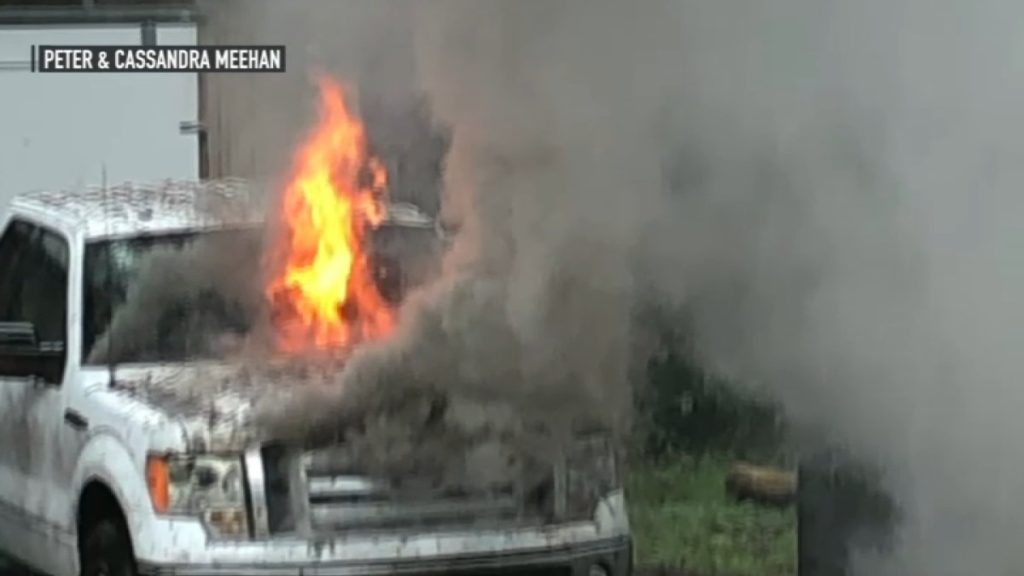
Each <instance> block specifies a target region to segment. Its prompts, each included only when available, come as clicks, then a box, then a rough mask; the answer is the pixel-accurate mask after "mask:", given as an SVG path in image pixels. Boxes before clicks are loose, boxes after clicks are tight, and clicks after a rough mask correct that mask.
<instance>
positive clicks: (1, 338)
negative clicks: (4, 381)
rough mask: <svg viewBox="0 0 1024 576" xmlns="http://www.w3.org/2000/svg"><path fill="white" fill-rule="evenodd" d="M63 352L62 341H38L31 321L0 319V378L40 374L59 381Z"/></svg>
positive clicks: (61, 373)
mask: <svg viewBox="0 0 1024 576" xmlns="http://www.w3.org/2000/svg"><path fill="white" fill-rule="evenodd" d="M65 359H66V353H65V350H64V343H63V342H42V343H41V342H39V338H38V335H37V334H36V328H35V326H34V325H32V323H31V322H0V378H3V377H5V376H13V377H15V378H40V379H42V380H43V382H45V383H47V384H60V382H61V380H62V379H63V378H64V362H65Z"/></svg>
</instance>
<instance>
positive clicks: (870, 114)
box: [246, 0, 1024, 575]
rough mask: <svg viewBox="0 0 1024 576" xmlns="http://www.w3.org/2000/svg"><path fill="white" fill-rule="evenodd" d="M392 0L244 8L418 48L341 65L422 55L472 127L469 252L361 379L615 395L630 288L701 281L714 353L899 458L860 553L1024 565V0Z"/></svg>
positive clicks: (729, 368)
mask: <svg viewBox="0 0 1024 576" xmlns="http://www.w3.org/2000/svg"><path fill="white" fill-rule="evenodd" d="M259 6H263V7H262V8H259ZM380 6H385V7H381V8H378V9H379V10H388V11H389V12H388V14H387V17H385V18H378V17H376V16H374V17H367V16H366V14H365V13H366V11H367V10H366V7H365V6H364V4H360V3H355V2H346V3H330V4H328V3H324V2H319V3H309V4H308V5H306V7H305V8H304V9H303V13H304V17H305V18H306V19H308V20H309V21H312V22H318V23H320V24H321V25H320V26H316V27H313V28H308V27H303V26H299V25H297V24H295V22H293V21H291V20H288V19H285V18H283V17H280V19H278V18H279V16H275V13H276V12H280V11H281V10H276V12H275V10H274V9H272V8H270V7H269V5H261V4H252V5H250V7H249V8H247V9H246V10H247V11H248V12H250V13H259V12H260V10H263V12H262V13H261V15H262V17H263V19H262V20H260V22H262V23H263V25H264V26H265V29H266V30H267V31H268V34H267V36H265V38H273V39H274V40H275V41H287V42H290V43H294V45H295V46H307V45H308V46H312V45H316V46H319V47H320V48H319V52H318V54H319V57H320V58H321V59H322V60H324V61H327V62H331V61H332V58H334V57H335V53H334V52H332V44H331V39H335V40H337V38H339V37H342V36H344V35H339V34H338V33H337V32H335V31H334V29H333V28H332V26H331V25H329V24H328V23H338V25H339V26H342V25H343V26H344V27H345V29H349V28H352V29H356V30H359V31H360V36H359V37H360V38H361V39H362V40H360V41H358V42H356V41H353V42H352V43H351V45H350V46H347V50H345V51H340V50H339V51H338V52H337V54H336V56H337V59H338V61H339V62H342V61H344V62H358V60H359V58H360V57H365V58H367V59H370V58H371V56H369V55H370V54H373V55H374V56H373V57H372V58H375V59H376V60H374V61H376V62H381V61H382V60H381V59H382V58H384V56H382V55H386V56H389V57H392V58H394V59H395V61H401V62H406V61H407V60H406V58H407V57H411V59H412V60H413V61H414V64H415V65H414V66H412V67H411V68H405V67H403V68H401V72H398V73H396V75H395V77H393V78H392V77H389V74H388V67H387V66H385V65H380V66H369V65H367V66H369V67H368V68H367V67H360V66H355V67H352V68H351V70H353V78H352V81H354V82H361V81H364V79H365V82H368V83H380V84H381V85H390V84H391V83H392V82H394V83H396V84H401V85H403V86H405V85H406V84H404V82H406V81H407V80H408V79H409V75H410V74H411V75H412V76H413V77H414V79H415V86H418V87H419V89H422V90H424V91H425V92H426V93H427V95H428V96H429V97H430V102H431V104H432V105H433V109H434V112H435V113H436V114H437V116H438V117H439V118H440V120H442V121H443V122H446V123H448V124H449V125H450V126H451V128H452V130H453V141H452V149H451V150H450V153H449V155H448V159H447V167H446V172H445V175H444V177H445V205H444V210H445V211H447V212H451V213H452V214H454V215H452V216H451V217H452V218H454V219H456V220H459V221H460V222H461V223H462V226H463V228H462V231H461V232H460V234H459V235H458V237H457V238H456V246H455V251H454V252H453V255H452V261H451V262H449V263H448V264H449V268H450V271H449V273H448V275H446V277H445V278H444V279H443V280H442V282H441V283H439V284H437V285H435V286H432V287H431V288H429V289H428V290H427V291H425V292H424V294H421V295H420V296H418V297H417V298H415V299H414V300H413V301H412V303H411V304H410V305H409V306H407V310H405V312H404V313H405V314H406V315H407V316H408V318H409V320H408V321H407V322H406V323H405V324H403V326H402V329H401V330H400V332H399V333H398V334H397V335H396V337H395V339H393V340H390V341H386V342H383V343H380V344H378V345H374V346H369V347H367V348H365V349H364V350H363V351H361V352H360V353H358V354H357V355H356V357H355V358H353V359H352V361H351V362H350V363H349V365H348V367H347V368H346V369H345V372H344V373H343V375H342V380H343V381H344V383H346V384H351V383H352V382H363V383H364V384H362V385H361V387H360V386H356V385H351V386H349V387H347V388H346V390H347V392H345V394H351V393H352V390H356V389H359V390H379V389H380V388H379V387H378V386H375V384H376V383H380V382H381V380H380V376H379V375H380V373H381V372H386V373H388V374H392V375H395V374H397V375H401V376H403V378H405V377H407V376H408V377H409V378H405V379H404V381H405V382H406V383H405V384H404V385H407V386H414V385H415V383H416V382H420V383H423V385H424V386H450V387H451V389H453V390H459V391H460V392H459V393H460V394H461V395H462V397H464V398H475V399H492V398H500V399H502V401H503V402H505V403H506V404H507V405H508V406H511V407H513V408H516V409H520V408H522V406H535V405H536V404H535V403H534V401H535V400H536V399H538V398H543V399H545V400H546V404H545V405H546V406H548V407H552V408H555V407H558V408H561V407H563V406H574V407H587V406H600V405H601V401H605V402H606V403H607V405H609V406H615V407H619V406H624V405H626V404H628V403H627V402H625V401H624V400H623V399H625V398H628V387H627V381H628V374H629V363H630V355H631V342H633V341H634V340H635V337H636V333H635V331H636V330H637V329H638V328H637V327H636V326H634V325H632V323H631V318H632V315H631V310H632V307H633V306H634V305H635V304H636V303H637V301H638V300H640V299H646V298H654V299H656V300H657V301H659V302H661V303H665V304H673V305H674V304H684V305H686V306H687V307H688V308H689V310H690V313H691V314H692V315H693V316H694V318H695V327H694V328H695V333H696V338H697V342H696V345H697V347H698V349H699V350H700V353H701V356H702V359H703V360H704V361H705V362H706V363H707V364H708V365H709V366H712V367H714V368H715V369H720V370H722V371H726V372H728V373H730V374H733V375H735V376H736V378H737V381H738V382H741V383H742V384H743V385H748V386H751V387H756V388H757V389H758V390H766V391H767V392H768V393H770V394H772V395H773V396H774V397H775V398H776V399H777V400H778V401H779V402H780V403H781V404H782V405H783V407H784V408H785V410H786V412H787V414H788V415H789V416H790V417H791V418H792V419H793V420H794V422H796V423H798V424H800V425H803V426H807V427H810V428H811V429H814V430H816V431H819V432H820V433H822V434H827V436H828V437H829V439H830V440H831V441H833V442H835V443H836V444H840V445H843V446H847V447H849V448H850V449H852V450H853V451H854V452H855V453H857V454H860V455H861V456H863V457H866V458H869V459H871V460H874V461H877V462H878V463H879V464H881V465H882V466H883V467H884V469H885V471H886V483H887V487H888V488H889V489H890V490H891V491H892V492H893V493H894V494H895V495H896V497H897V498H898V499H899V500H900V503H901V504H902V506H903V507H904V509H905V512H906V513H907V514H908V523H907V525H906V528H905V530H904V531H903V533H902V534H901V535H902V543H901V546H900V548H899V550H898V553H897V555H896V557H895V558H893V559H889V560H887V561H886V565H885V566H884V567H880V566H872V567H866V568H865V569H864V573H865V574H884V573H886V570H891V571H893V573H899V574H906V573H913V574H918V573H927V574H933V575H934V574H938V575H944V574H950V575H952V574H964V573H989V574H1010V573H1014V572H1015V570H1019V569H1020V568H1021V567H1022V566H1024V558H1022V557H1021V556H1022V554H1021V553H1020V552H1019V546H1018V545H1017V541H1018V540H1019V539H1020V537H1021V536H1024V520H1022V518H1024V515H1021V514H1020V512H1019V510H1017V507H1016V500H1017V495H1018V494H1019V493H1020V492H1021V488H1024V464H1022V463H1021V462H1022V459H1021V457H1020V450H1019V448H1017V447H1016V444H1017V438H1018V437H1019V436H1020V433H1021V432H1024V424H1021V422H1022V420H1021V418H1020V417H1019V408H1018V406H1019V405H1020V404H1021V401H1022V400H1024V392H1022V391H1021V384H1020V381H1021V379H1020V368H1019V366H1018V363H1017V362H1016V361H1015V360H1016V356H1017V354H1018V353H1017V351H1016V348H1017V346H1018V345H1019V343H1020V342H1021V341H1022V340H1024V339H1022V338H1021V331H1022V330H1024V328H1022V326H1024V323H1022V322H1021V316H1022V306H1021V305H1020V302H1019V298H1020V294H1024V267H1022V266H1021V265H1020V264H1021V262H1020V261H1021V256H1020V255H1021V254H1022V253H1024V251H1022V250H1021V248H1022V243H1024V232H1021V229H1022V228H1021V226H1020V225H1019V224H1018V222H1017V218H1018V216H1017V215H1018V214H1020V213H1021V208H1024V206H1022V204H1024V195H1022V194H1021V192H1020V187H1021V184H1022V183H1024V178H1022V176H1024V174H1022V173H1021V171H1022V170H1024V168H1021V166H1024V163H1022V162H1021V161H1020V160H1021V158H1020V155H1021V152H1020V151H1021V150H1024V148H1022V147H1021V146H1020V144H1019V143H1018V139H1019V135H1020V134H1021V133H1022V132H1024V131H1022V130H1021V122H1022V120H1024V111H1022V110H1024V109H1022V108H1021V107H1020V106H1019V104H1018V103H1019V102H1021V101H1024V99H1022V97H1024V93H1022V92H1024V80H1022V78H1024V75H1022V74H1021V72H1022V71H1024V46H1022V45H1021V43H1024V37H1022V36H1021V35H1020V34H1019V33H1018V31H1017V30H1016V28H1015V23H1016V22H1019V20H1020V17H1021V16H1024V7H1019V6H1017V5H1015V4H1013V3H1009V2H1000V1H997V0H980V1H978V2H974V3H969V4H968V3H961V2H953V1H951V0H941V1H931V2H924V1H923V0H896V1H889V2H882V1H881V0H867V1H865V2H858V3H849V2H840V1H838V0H825V1H821V0H816V1H812V0H780V1H778V2H773V3H770V4H767V3H763V2H756V1H753V0H731V1H710V0H689V1H686V0H680V1H678V2H670V1H668V0H653V1H651V2H645V3H639V4H638V3H625V2H612V1H604V0H598V1H593V0H591V1H587V2H575V1H571V0H564V1H559V2H533V1H524V2H508V1H505V2H499V1H486V0H484V1H481V0H474V1H469V0H466V1H456V0H453V1H431V2H420V3H416V4H415V5H399V4H390V3H380ZM294 12H300V10H299V9H298V8H297V7H296V8H295V9H294ZM355 23H358V24H355ZM395 29H399V30H407V31H411V34H409V35H404V34H397V33H393V30H395ZM371 32H373V33H371ZM321 37H322V38H321ZM410 38H411V44H412V45H411V46H410V45H409V44H410V42H409V39H410ZM268 41H269V40H268ZM289 45H290V46H291V45H292V44H289ZM410 53H411V56H410ZM384 59H386V58H384ZM367 61H370V60H367ZM371 69H372V72H373V73H372V74H370V72H369V71H368V70H371ZM410 70H411V71H410ZM282 105H284V104H282ZM255 136H259V135H255ZM272 136H273V135H265V136H264V137H272ZM413 376H414V377H415V378H412V377H413ZM403 378H394V379H389V380H388V381H398V380H403ZM343 395H344V394H343ZM551 397H555V398H563V399H565V400H566V402H565V403H564V404H559V403H558V402H554V401H552V400H550V398H551ZM342 403H343V402H342V401H339V402H338V403H335V404H334V405H340V404H342ZM621 416H622V415H621V414H615V415H609V420H610V421H618V420H619V419H620V418H621Z"/></svg>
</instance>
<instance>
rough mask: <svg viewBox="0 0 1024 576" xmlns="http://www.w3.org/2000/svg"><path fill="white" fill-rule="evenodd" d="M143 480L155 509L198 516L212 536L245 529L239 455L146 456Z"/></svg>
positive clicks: (232, 534) (240, 533)
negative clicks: (144, 477)
mask: <svg viewBox="0 0 1024 576" xmlns="http://www.w3.org/2000/svg"><path fill="white" fill-rule="evenodd" d="M146 482H147V484H148V485H149V495H150V498H151V499H152V501H153V509H154V510H156V511H157V513H159V514H168V515H188V516H198V517H200V518H201V519H202V520H203V522H204V523H205V524H206V527H207V528H208V529H209V530H210V531H211V532H213V533H214V535H216V536H228V537H237V536H244V535H246V534H247V533H248V529H249V527H248V522H247V515H246V509H245V489H244V483H243V473H242V459H241V457H240V456H214V455H207V454H203V455H191V456H165V455H161V456H155V455H154V456H150V457H149V459H148V460H147V461H146Z"/></svg>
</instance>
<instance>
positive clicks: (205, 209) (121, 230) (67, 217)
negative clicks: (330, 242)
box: [11, 178, 433, 240]
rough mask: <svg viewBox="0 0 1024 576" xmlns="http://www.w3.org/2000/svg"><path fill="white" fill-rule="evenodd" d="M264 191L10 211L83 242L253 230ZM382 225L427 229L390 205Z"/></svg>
mask: <svg viewBox="0 0 1024 576" xmlns="http://www.w3.org/2000/svg"><path fill="white" fill-rule="evenodd" d="M265 192H266V191H265V189H263V188H259V187H257V186H255V185H254V184H253V183H251V182H249V181H247V180H243V179H239V178H226V179H220V180H207V181H191V180H163V181H160V182H155V183H125V184H118V185H116V186H109V187H107V188H102V187H98V186H94V187H85V188H78V189H69V190H37V191H33V192H27V193H24V194H19V195H17V196H15V197H14V200H13V201H12V204H11V205H12V208H14V209H16V210H18V211H21V212H28V213H32V214H35V215H38V216H41V217H43V218H46V219H57V220H60V221H61V222H62V223H63V224H64V225H66V226H69V227H71V228H74V229H77V230H80V231H81V232H82V233H83V235H84V236H85V238H86V239H87V240H93V239H100V238H111V237H119V236H135V235H145V234H158V233H167V232H176V231H187V230H204V229H216V228H233V227H242V226H256V225H259V224H261V223H262V222H263V221H264V218H265V210H264V207H265V203H264V199H265V198H266V197H267V194H266V193H265ZM387 221H388V222H390V223H393V224H398V225H402V226H415V227H431V226H433V219H431V218H429V217H428V216H425V215H424V214H423V213H421V212H420V211H419V210H418V209H417V208H416V207H415V206H413V205H408V204H392V205H390V206H389V207H388V218H387Z"/></svg>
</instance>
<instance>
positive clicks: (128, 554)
mask: <svg viewBox="0 0 1024 576" xmlns="http://www.w3.org/2000/svg"><path fill="white" fill-rule="evenodd" d="M82 576H136V570H135V556H134V554H133V553H132V543H131V539H130V538H129V537H128V530H127V529H126V528H125V526H124V522H121V521H119V520H115V519H108V518H104V519H102V520H100V521H98V522H96V523H95V524H93V525H92V527H90V528H89V530H88V532H87V533H86V535H85V539H84V540H83V541H82Z"/></svg>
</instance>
